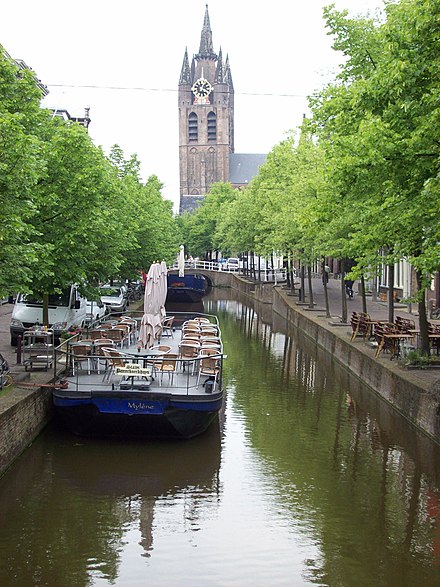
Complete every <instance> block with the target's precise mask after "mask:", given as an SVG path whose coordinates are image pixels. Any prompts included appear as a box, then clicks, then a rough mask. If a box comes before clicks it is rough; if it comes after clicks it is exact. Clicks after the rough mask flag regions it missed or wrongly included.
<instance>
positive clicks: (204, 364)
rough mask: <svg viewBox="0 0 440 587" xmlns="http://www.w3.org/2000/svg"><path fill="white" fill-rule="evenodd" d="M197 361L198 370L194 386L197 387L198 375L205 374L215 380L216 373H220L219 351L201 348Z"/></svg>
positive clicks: (198, 382)
mask: <svg viewBox="0 0 440 587" xmlns="http://www.w3.org/2000/svg"><path fill="white" fill-rule="evenodd" d="M200 357H201V358H200V361H199V372H198V375H197V383H196V387H199V384H200V377H201V376H202V375H206V376H207V377H209V378H210V379H213V380H214V386H215V383H216V382H217V375H218V374H219V373H220V363H219V352H218V350H215V349H201V351H200Z"/></svg>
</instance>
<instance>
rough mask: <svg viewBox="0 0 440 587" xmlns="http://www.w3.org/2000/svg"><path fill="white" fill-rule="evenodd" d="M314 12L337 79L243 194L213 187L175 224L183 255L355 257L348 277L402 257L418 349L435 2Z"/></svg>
mask: <svg viewBox="0 0 440 587" xmlns="http://www.w3.org/2000/svg"><path fill="white" fill-rule="evenodd" d="M324 18H325V21H326V26H327V28H328V32H329V34H331V35H332V36H333V38H334V45H333V47H334V49H335V50H337V51H340V52H341V53H342V55H343V63H342V65H341V67H340V71H339V74H338V75H337V77H336V78H335V80H334V81H332V82H331V83H330V84H328V85H327V86H326V87H324V88H323V89H321V90H320V91H318V92H316V94H315V95H313V96H312V97H311V98H310V108H311V112H312V116H311V117H310V119H309V120H304V122H303V125H302V127H301V130H300V133H299V135H298V136H296V135H295V133H292V134H291V135H290V136H289V137H288V138H287V139H286V140H284V141H283V142H281V143H280V144H279V145H277V146H276V147H275V148H274V149H273V150H272V152H271V153H270V154H269V155H268V157H267V162H266V164H265V165H264V166H262V167H261V168H260V172H259V174H258V176H257V177H256V178H255V179H254V180H253V181H252V182H251V184H250V186H249V188H248V189H246V190H244V191H237V190H233V189H232V187H231V186H230V185H227V184H226V185H223V184H217V185H215V186H213V188H212V190H211V193H210V195H209V196H208V197H207V198H206V199H205V201H204V203H203V205H202V206H201V207H200V209H198V210H197V211H196V213H195V214H193V215H192V216H189V217H186V218H183V219H182V220H181V223H182V226H183V228H184V230H185V233H186V235H187V237H186V240H187V242H188V244H189V246H190V249H191V251H192V253H193V254H203V252H204V251H207V250H210V249H220V250H223V251H225V250H226V251H227V250H229V251H235V252H239V251H242V252H244V251H255V252H257V253H258V254H260V255H268V254H270V252H271V251H273V250H276V251H279V252H282V253H284V254H285V255H291V256H292V257H295V258H296V259H300V260H301V262H302V263H304V264H306V265H307V264H308V265H310V264H311V263H314V262H315V261H316V259H321V258H323V257H333V258H336V259H354V260H355V261H356V264H355V266H354V268H352V270H351V274H352V276H354V277H358V278H361V277H363V276H365V277H369V276H370V275H372V274H375V273H376V272H377V271H378V269H379V268H380V267H381V266H382V264H383V263H385V264H386V265H388V267H389V271H390V282H391V284H392V283H393V267H394V264H395V262H397V261H398V260H400V259H406V260H407V261H408V262H409V263H410V264H411V265H412V267H413V268H414V269H415V273H416V275H417V283H418V296H417V300H418V303H419V314H420V326H421V330H422V345H423V350H424V352H428V350H429V341H428V337H427V323H426V308H425V297H424V295H423V292H424V291H425V288H426V287H427V286H428V285H429V283H430V280H431V276H432V274H433V273H434V272H436V271H438V270H439V269H440V248H439V242H440V199H439V179H440V178H439V164H440V159H439V153H440V78H439V71H440V52H439V30H440V29H439V22H440V0H400V1H398V2H397V1H390V2H387V3H386V5H385V8H384V12H383V13H381V14H378V15H375V16H374V17H368V18H367V17H358V18H350V17H349V15H348V12H347V11H342V12H340V11H337V10H336V9H335V8H334V6H330V7H328V8H326V9H325V10H324ZM389 298H390V299H391V300H392V291H391V292H390V295H389Z"/></svg>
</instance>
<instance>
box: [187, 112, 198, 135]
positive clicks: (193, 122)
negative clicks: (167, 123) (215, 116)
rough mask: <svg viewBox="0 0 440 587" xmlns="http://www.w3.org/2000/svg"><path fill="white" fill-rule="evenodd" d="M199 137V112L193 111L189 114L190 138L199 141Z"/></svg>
mask: <svg viewBox="0 0 440 587" xmlns="http://www.w3.org/2000/svg"><path fill="white" fill-rule="evenodd" d="M198 138H199V129H198V120H197V114H196V113H195V112H191V114H190V115H189V116H188V140H189V141H197V140H198Z"/></svg>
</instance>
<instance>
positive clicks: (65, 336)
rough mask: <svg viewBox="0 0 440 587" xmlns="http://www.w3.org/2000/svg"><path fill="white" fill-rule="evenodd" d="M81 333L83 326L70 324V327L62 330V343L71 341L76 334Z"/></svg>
mask: <svg viewBox="0 0 440 587" xmlns="http://www.w3.org/2000/svg"><path fill="white" fill-rule="evenodd" d="M80 333H81V328H80V327H79V326H78V325H76V324H72V325H71V326H69V328H67V330H62V331H61V334H60V343H61V344H63V343H65V342H67V341H69V340H70V339H71V338H73V337H74V336H77V335H78V334H80Z"/></svg>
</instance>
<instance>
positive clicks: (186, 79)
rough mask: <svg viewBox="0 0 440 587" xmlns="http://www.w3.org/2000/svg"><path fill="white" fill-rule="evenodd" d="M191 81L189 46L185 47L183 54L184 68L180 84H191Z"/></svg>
mask: <svg viewBox="0 0 440 587" xmlns="http://www.w3.org/2000/svg"><path fill="white" fill-rule="evenodd" d="M190 83H191V71H190V69H189V60H188V48H186V49H185V55H184V56H183V63H182V70H181V72H180V79H179V84H190Z"/></svg>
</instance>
